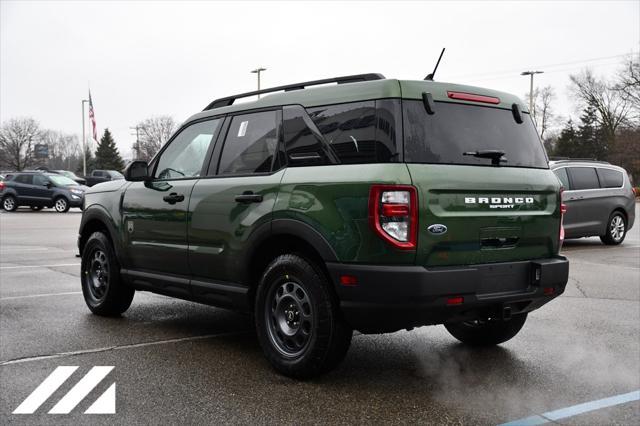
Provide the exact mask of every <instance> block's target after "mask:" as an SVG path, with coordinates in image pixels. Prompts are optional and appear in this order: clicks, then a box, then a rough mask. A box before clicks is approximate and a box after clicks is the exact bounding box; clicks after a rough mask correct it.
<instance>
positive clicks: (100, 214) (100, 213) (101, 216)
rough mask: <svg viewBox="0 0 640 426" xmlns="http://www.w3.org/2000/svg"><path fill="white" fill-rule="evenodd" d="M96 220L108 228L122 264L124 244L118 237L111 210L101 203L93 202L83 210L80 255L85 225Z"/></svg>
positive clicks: (79, 233)
mask: <svg viewBox="0 0 640 426" xmlns="http://www.w3.org/2000/svg"><path fill="white" fill-rule="evenodd" d="M94 220H97V221H99V222H101V223H102V224H104V226H105V227H106V228H107V231H108V232H109V238H110V239H111V241H112V242H113V248H114V251H115V253H116V257H117V258H118V263H120V265H121V266H122V265H123V263H122V244H121V243H120V238H118V232H117V229H116V225H115V224H114V222H113V218H112V217H111V215H110V214H109V212H108V211H107V210H106V209H105V208H104V207H102V206H101V205H99V204H93V205H91V206H89V207H87V208H86V209H85V210H84V211H83V212H82V220H81V221H80V229H79V230H78V250H80V255H82V249H83V247H81V245H82V235H83V234H84V230H85V227H86V226H87V224H88V223H89V222H92V221H94Z"/></svg>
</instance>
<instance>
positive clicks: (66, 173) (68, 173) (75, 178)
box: [52, 170, 87, 185]
mask: <svg viewBox="0 0 640 426" xmlns="http://www.w3.org/2000/svg"><path fill="white" fill-rule="evenodd" d="M52 172H53V173H58V174H60V175H62V176H66V177H68V178H69V179H71V180H73V181H75V182H76V183H77V184H78V185H86V184H87V180H86V179H85V178H81V177H80V176H78V175H76V174H75V173H73V172H71V171H69V170H52Z"/></svg>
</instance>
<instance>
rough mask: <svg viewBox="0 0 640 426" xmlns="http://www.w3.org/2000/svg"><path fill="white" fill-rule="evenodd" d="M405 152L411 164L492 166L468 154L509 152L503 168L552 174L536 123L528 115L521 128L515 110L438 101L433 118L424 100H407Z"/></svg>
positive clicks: (488, 162) (405, 102)
mask: <svg viewBox="0 0 640 426" xmlns="http://www.w3.org/2000/svg"><path fill="white" fill-rule="evenodd" d="M403 110H404V114H403V118H404V137H405V141H404V149H405V161H406V162H407V163H431V164H468V165H483V166H489V165H491V159H488V158H478V157H474V156H470V155H464V153H465V152H467V153H468V152H474V151H481V150H500V151H504V152H505V155H504V157H506V160H507V161H505V162H502V163H501V166H503V167H532V168H540V169H547V168H548V164H547V157H546V155H545V153H544V148H543V147H542V143H541V142H540V139H539V138H538V134H537V132H536V129H535V127H534V125H533V122H532V121H531V119H530V118H529V116H528V115H527V114H525V116H524V117H523V118H524V122H523V123H521V124H518V123H516V121H515V120H514V118H513V113H512V112H511V110H505V109H501V108H492V107H482V106H476V105H462V104H455V103H449V102H436V104H435V113H434V114H433V115H428V114H427V112H426V111H425V108H424V105H423V103H422V101H415V100H404V101H403Z"/></svg>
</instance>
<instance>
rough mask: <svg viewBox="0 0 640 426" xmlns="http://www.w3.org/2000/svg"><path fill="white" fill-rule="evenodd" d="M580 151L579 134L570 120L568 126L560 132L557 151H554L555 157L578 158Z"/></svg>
mask: <svg viewBox="0 0 640 426" xmlns="http://www.w3.org/2000/svg"><path fill="white" fill-rule="evenodd" d="M579 151H580V147H579V141H578V134H577V132H576V129H575V127H574V126H573V121H572V120H571V119H569V121H568V122H567V124H565V126H564V128H563V129H562V131H561V132H560V136H558V140H557V141H556V143H555V149H554V151H553V156H554V157H578V155H577V154H578V153H579Z"/></svg>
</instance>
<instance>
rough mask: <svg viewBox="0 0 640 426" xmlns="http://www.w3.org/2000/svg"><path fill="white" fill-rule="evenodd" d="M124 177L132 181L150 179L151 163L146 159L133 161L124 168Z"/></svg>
mask: <svg viewBox="0 0 640 426" xmlns="http://www.w3.org/2000/svg"><path fill="white" fill-rule="evenodd" d="M124 178H125V179H126V180H128V181H131V182H142V181H146V180H149V179H150V176H149V165H148V164H147V162H146V161H140V160H136V161H132V162H131V163H129V165H128V166H127V167H125V168H124Z"/></svg>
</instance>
